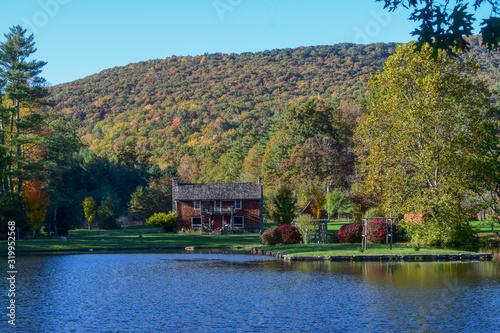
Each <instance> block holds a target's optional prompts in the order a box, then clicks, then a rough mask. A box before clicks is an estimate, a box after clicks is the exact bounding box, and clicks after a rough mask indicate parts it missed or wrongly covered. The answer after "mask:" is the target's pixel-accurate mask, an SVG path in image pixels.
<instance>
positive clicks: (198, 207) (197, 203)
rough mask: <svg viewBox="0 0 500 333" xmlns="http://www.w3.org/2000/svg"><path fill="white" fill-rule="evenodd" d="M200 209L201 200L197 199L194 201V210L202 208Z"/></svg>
mask: <svg viewBox="0 0 500 333" xmlns="http://www.w3.org/2000/svg"><path fill="white" fill-rule="evenodd" d="M200 209H201V201H200V200H195V201H194V210H200Z"/></svg>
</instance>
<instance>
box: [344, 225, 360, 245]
mask: <svg viewBox="0 0 500 333" xmlns="http://www.w3.org/2000/svg"><path fill="white" fill-rule="evenodd" d="M362 232H363V226H362V225H361V223H358V222H353V223H348V224H344V225H343V226H342V227H340V229H339V233H338V236H339V242H340V243H359V242H361V234H362Z"/></svg>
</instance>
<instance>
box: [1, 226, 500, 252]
mask: <svg viewBox="0 0 500 333" xmlns="http://www.w3.org/2000/svg"><path fill="white" fill-rule="evenodd" d="M345 223H348V222H346V221H340V222H337V221H333V222H330V223H329V224H328V230H338V229H339V228H340V227H341V226H342V225H343V224H345ZM496 229H500V227H496ZM490 230H491V228H489V227H484V231H482V232H488V233H489V232H491V231H490ZM499 231H500V230H499ZM139 233H141V234H142V239H139ZM1 244H2V249H3V250H5V249H6V247H7V246H6V245H7V242H6V241H2V242H1ZM188 246H195V247H237V246H254V247H261V248H263V249H267V250H272V251H276V252H281V253H284V254H290V255H295V256H315V255H356V254H365V255H366V254H368V255H369V254H374V255H378V254H453V253H467V252H465V251H461V250H450V249H441V248H427V247H423V248H421V249H420V251H418V252H417V251H415V250H414V249H413V248H412V247H411V246H408V245H405V244H394V246H393V249H392V250H386V248H385V244H369V245H368V249H367V250H366V251H365V252H363V253H362V252H360V251H359V250H358V248H360V247H361V244H295V245H277V246H262V245H261V244H260V243H259V235H258V234H257V233H241V234H227V235H202V234H199V233H186V234H172V233H157V232H156V229H155V228H151V227H145V228H129V229H126V230H123V229H117V230H86V229H77V230H72V231H70V233H69V235H68V236H67V241H66V242H63V241H62V240H61V239H60V238H43V237H41V238H38V239H34V240H19V241H16V250H17V251H22V250H25V251H26V250H28V251H30V250H70V249H109V248H131V249H133V248H141V247H149V248H157V247H163V248H164V247H172V248H184V247H188Z"/></svg>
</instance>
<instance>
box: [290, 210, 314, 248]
mask: <svg viewBox="0 0 500 333" xmlns="http://www.w3.org/2000/svg"><path fill="white" fill-rule="evenodd" d="M295 226H296V227H297V230H298V232H299V233H300V236H301V237H302V240H303V241H304V243H305V244H307V243H309V236H310V235H311V234H313V233H314V220H313V218H312V216H311V215H308V214H301V215H300V216H299V217H297V218H296V219H295Z"/></svg>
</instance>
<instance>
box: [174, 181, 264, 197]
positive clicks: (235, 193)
mask: <svg viewBox="0 0 500 333" xmlns="http://www.w3.org/2000/svg"><path fill="white" fill-rule="evenodd" d="M261 188H262V185H261V184H259V183H230V184H221V183H216V184H177V185H174V186H173V196H174V200H248V199H257V200H259V199H262V191H261Z"/></svg>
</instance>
